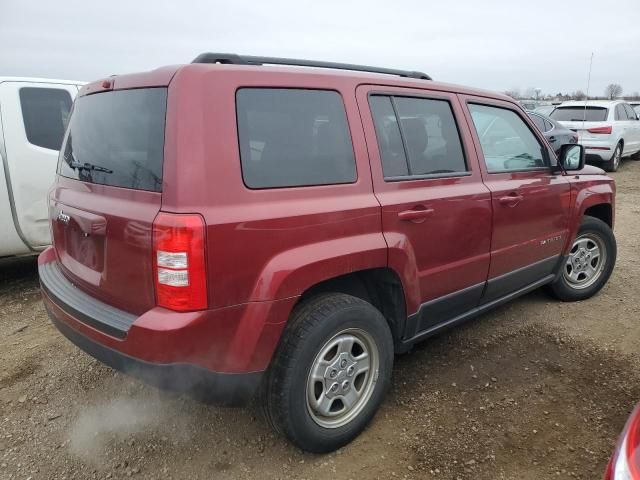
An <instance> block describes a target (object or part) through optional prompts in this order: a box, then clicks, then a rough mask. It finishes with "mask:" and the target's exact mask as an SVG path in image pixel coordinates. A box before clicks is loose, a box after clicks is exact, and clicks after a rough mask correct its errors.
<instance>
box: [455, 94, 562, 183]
mask: <svg viewBox="0 0 640 480" xmlns="http://www.w3.org/2000/svg"><path fill="white" fill-rule="evenodd" d="M465 105H466V107H467V111H468V112H469V118H470V120H471V126H472V127H473V130H474V132H475V136H476V137H477V139H478V143H479V147H480V152H479V153H480V154H482V159H481V158H480V156H478V162H480V161H482V163H483V164H484V169H485V171H486V172H487V174H488V175H504V174H505V173H523V172H550V171H551V167H552V165H551V158H550V156H549V148H548V147H547V145H546V144H543V143H541V142H540V138H538V135H537V133H536V132H534V131H533V129H532V128H531V125H530V124H529V122H528V121H526V120H525V119H524V117H523V116H522V115H520V113H519V112H518V110H516V109H514V108H509V107H507V106H504V105H496V104H491V103H481V102H480V101H477V100H475V99H474V100H471V99H467V100H466V101H465ZM470 105H478V106H481V107H491V108H500V109H502V110H508V111H510V112H513V113H514V114H515V115H516V116H518V117H519V118H520V120H522V122H523V123H524V124H525V126H526V127H527V128H528V129H529V132H531V135H533V137H534V138H535V139H536V141H537V142H538V145H540V149H541V151H542V160H543V161H544V162H545V166H543V167H531V168H519V169H515V170H489V167H488V166H487V160H486V158H485V156H484V150H482V143H481V141H480V135H479V134H478V129H477V128H476V125H475V122H474V121H473V114H472V112H471V108H469V106H470ZM527 120H529V121H531V122H533V121H532V120H531V119H529V118H527ZM543 136H544V135H543Z"/></svg>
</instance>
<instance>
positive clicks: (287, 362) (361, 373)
mask: <svg viewBox="0 0 640 480" xmlns="http://www.w3.org/2000/svg"><path fill="white" fill-rule="evenodd" d="M289 322H290V323H289V325H288V326H287V328H286V330H285V332H284V334H283V338H282V341H281V344H280V346H279V348H278V351H277V352H276V355H275V358H274V360H273V364H272V365H271V367H270V369H269V372H268V374H267V378H266V384H265V386H264V393H263V397H264V398H263V409H264V412H265V414H266V417H267V420H268V421H269V422H270V423H271V424H272V426H273V427H274V428H275V429H276V430H277V431H279V432H281V433H283V434H284V435H285V436H286V437H287V438H288V439H289V440H290V441H291V442H292V443H293V444H294V445H296V446H297V447H299V448H301V449H303V450H307V451H310V452H315V453H326V452H330V451H333V450H336V449H338V448H340V447H342V446H343V445H345V444H347V443H349V442H350V441H351V440H353V439H354V438H355V437H356V436H358V434H360V432H361V431H362V430H364V428H365V427H366V426H367V424H368V423H369V421H370V420H371V419H372V418H373V416H374V414H375V412H376V410H377V409H378V407H379V406H380V403H381V402H382V399H383V397H384V393H385V391H386V390H387V388H388V386H389V384H390V379H391V369H392V366H393V340H392V337H391V331H390V330H389V326H388V324H387V322H386V320H385V318H384V317H383V316H382V314H381V313H380V312H379V311H378V310H377V309H376V308H375V307H373V305H371V304H369V303H367V302H365V301H364V300H361V299H359V298H356V297H352V296H350V295H345V294H338V293H333V294H324V295H320V296H318V297H315V298H312V299H310V300H307V301H306V302H305V303H304V304H302V305H300V306H299V307H298V308H296V311H295V312H294V314H293V316H292V318H291V319H290V320H289Z"/></svg>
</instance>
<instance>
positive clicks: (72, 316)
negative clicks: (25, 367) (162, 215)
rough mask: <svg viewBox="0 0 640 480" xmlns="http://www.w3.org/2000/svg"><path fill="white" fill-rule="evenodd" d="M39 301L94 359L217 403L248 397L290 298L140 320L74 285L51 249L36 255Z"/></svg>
mask: <svg viewBox="0 0 640 480" xmlns="http://www.w3.org/2000/svg"><path fill="white" fill-rule="evenodd" d="M38 268H39V273H40V283H41V291H42V298H43V301H44V304H45V307H46V309H47V312H48V313H49V316H50V317H51V320H52V322H53V323H54V325H55V326H56V327H57V328H58V329H59V330H60V331H61V332H62V333H63V334H64V335H65V336H66V337H67V338H68V339H69V340H71V341H72V342H73V343H74V344H76V345H77V346H78V347H80V348H81V349H82V350H84V351H85V352H87V353H88V354H90V355H91V356H93V357H95V358H97V359H98V360H100V361H101V362H103V363H105V364H107V365H109V366H111V367H113V368H115V369H117V370H120V371H123V372H125V373H127V374H130V375H132V376H134V377H138V378H141V379H143V380H144V381H146V382H148V383H150V384H152V385H156V386H158V387H160V388H164V389H169V390H177V391H187V390H195V391H197V392H200V391H202V392H204V393H205V394H206V396H207V398H209V399H211V400H213V401H215V402H217V403H224V404H238V403H242V402H243V401H246V400H248V399H250V398H251V397H252V395H253V394H254V393H255V390H256V388H257V387H258V385H259V383H260V379H261V378H262V375H263V372H264V371H265V370H266V369H267V367H268V365H269V363H270V362H271V357H272V356H273V352H274V351H275V348H276V346H277V344H278V341H279V338H280V335H281V333H282V329H283V328H284V325H285V322H286V319H287V318H288V316H289V313H290V310H291V308H292V307H293V305H294V303H295V301H296V299H295V298H290V299H285V300H280V301H273V302H255V303H247V304H244V305H236V306H231V307H226V308H221V309H215V310H205V311H198V312H186V313H177V312H173V311H170V310H167V309H164V308H160V307H155V308H152V309H151V310H149V311H147V312H145V313H143V314H142V315H140V316H137V315H132V314H130V313H128V312H124V311H122V310H118V309H116V308H114V307H112V306H110V305H107V304H105V303H103V302H101V301H99V300H98V299H96V298H94V297H91V296H89V295H87V294H86V293H84V292H83V291H81V290H80V289H78V288H77V287H75V285H74V284H73V283H72V282H71V281H69V280H68V279H67V277H66V274H64V271H63V270H64V269H63V268H62V267H60V266H59V265H58V262H57V258H56V254H55V251H54V250H53V248H48V249H47V250H45V251H44V252H43V253H42V254H41V255H40V257H39V258H38Z"/></svg>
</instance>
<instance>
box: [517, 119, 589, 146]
mask: <svg viewBox="0 0 640 480" xmlns="http://www.w3.org/2000/svg"><path fill="white" fill-rule="evenodd" d="M527 115H529V118H530V119H531V120H533V123H535V124H536V127H538V128H539V129H540V131H541V132H542V133H543V134H544V137H545V138H546V139H547V141H548V142H549V143H550V144H551V146H552V147H553V150H554V151H555V152H556V154H560V151H561V150H562V146H563V145H567V144H571V143H578V134H577V133H576V132H574V131H573V130H569V129H568V128H566V127H564V126H563V125H560V124H559V123H558V122H556V121H555V120H553V119H551V118H549V117H547V116H544V115H542V114H540V113H537V112H527Z"/></svg>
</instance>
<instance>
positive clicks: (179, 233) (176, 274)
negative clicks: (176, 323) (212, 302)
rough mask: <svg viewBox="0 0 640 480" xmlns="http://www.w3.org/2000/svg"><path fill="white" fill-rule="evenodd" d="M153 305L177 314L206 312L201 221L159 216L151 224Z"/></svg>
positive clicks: (175, 215) (203, 244)
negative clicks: (154, 300) (196, 311)
mask: <svg viewBox="0 0 640 480" xmlns="http://www.w3.org/2000/svg"><path fill="white" fill-rule="evenodd" d="M153 267H154V275H155V286H156V302H157V304H158V305H159V306H161V307H165V308H168V309H171V310H176V311H179V312H187V311H192V310H203V309H205V308H207V305H208V302H207V269H206V263H205V233H204V220H203V219H202V217H201V216H200V215H182V214H173V213H164V212H160V213H159V214H158V216H157V217H156V219H155V220H154V221H153Z"/></svg>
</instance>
